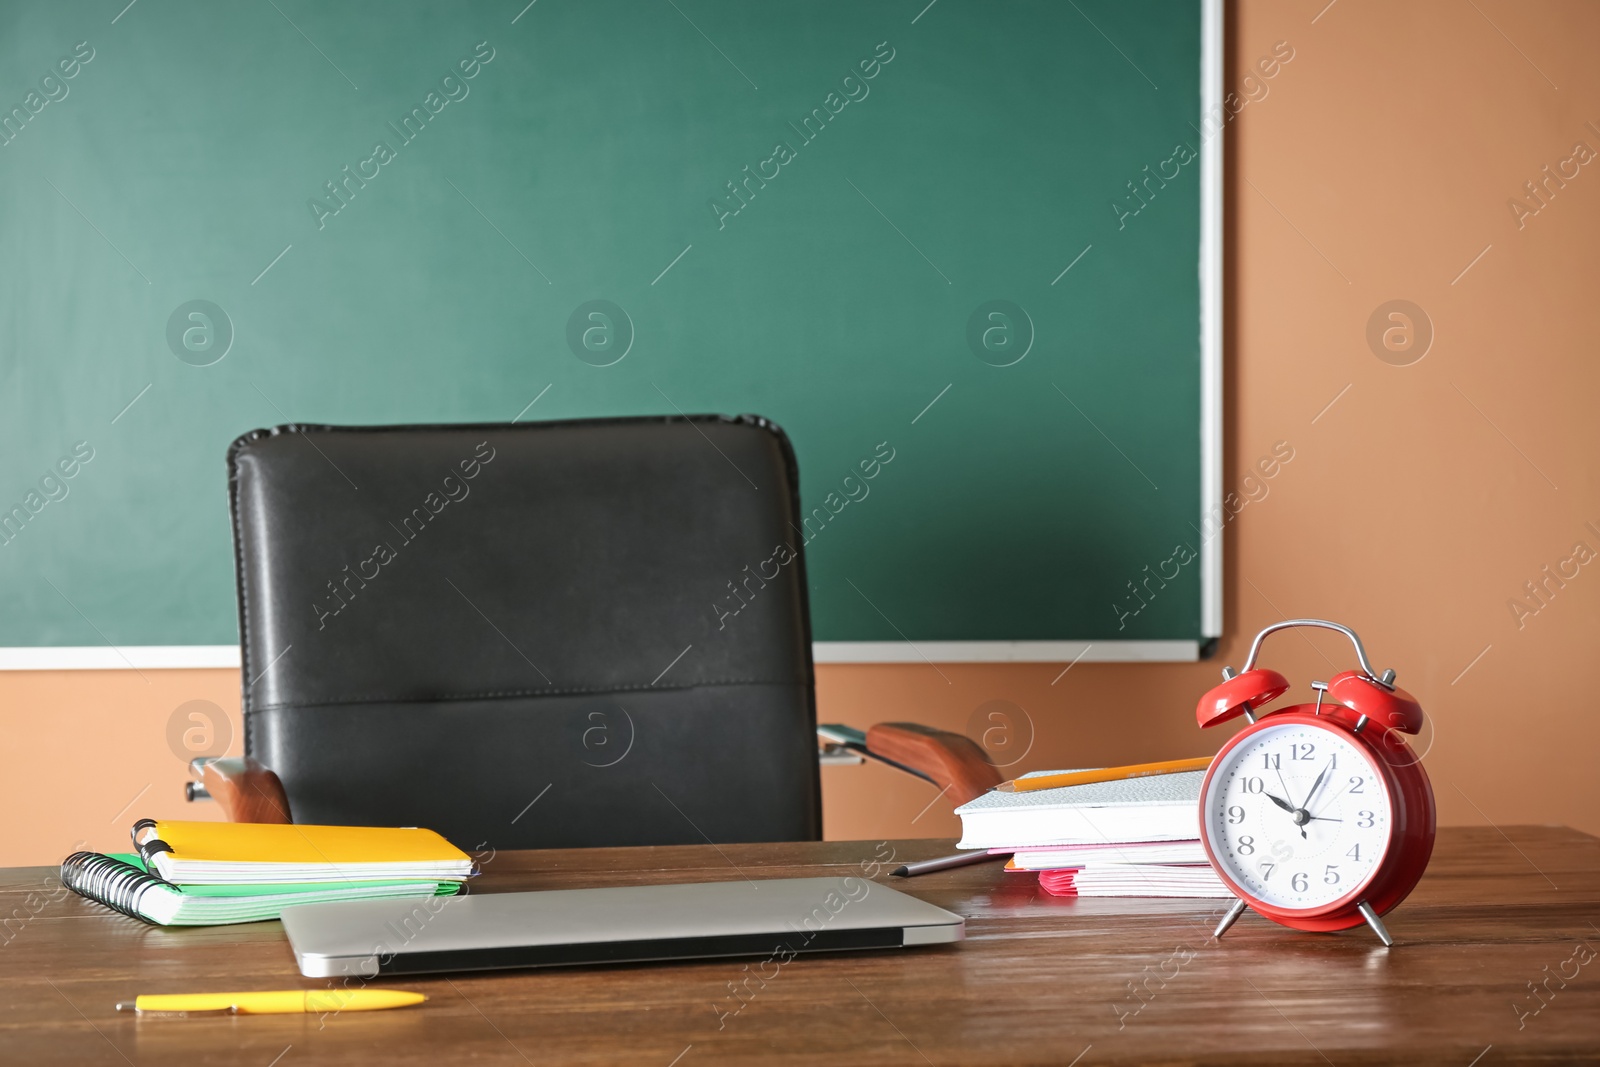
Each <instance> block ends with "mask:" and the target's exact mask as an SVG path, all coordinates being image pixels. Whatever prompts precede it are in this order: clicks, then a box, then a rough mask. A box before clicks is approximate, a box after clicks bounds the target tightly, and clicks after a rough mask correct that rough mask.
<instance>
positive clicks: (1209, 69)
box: [0, 0, 1225, 671]
mask: <svg viewBox="0 0 1600 1067" xmlns="http://www.w3.org/2000/svg"><path fill="white" fill-rule="evenodd" d="M1222 4H1223V0H1200V20H1201V21H1200V48H1201V58H1200V108H1201V113H1202V114H1203V115H1210V114H1215V113H1217V109H1219V108H1220V107H1221V105H1222V48H1223V8H1222ZM1224 132H1225V130H1224V127H1222V126H1219V127H1218V129H1217V132H1216V133H1215V134H1214V135H1212V136H1211V137H1210V138H1209V139H1207V138H1202V139H1201V144H1200V263H1199V265H1198V266H1199V272H1200V322H1199V326H1200V376H1201V382H1200V406H1201V412H1200V510H1201V515H1200V521H1199V522H1198V523H1197V524H1196V525H1197V526H1198V527H1200V528H1202V529H1203V528H1206V526H1207V523H1208V519H1207V516H1210V515H1214V514H1216V513H1217V509H1218V508H1219V507H1220V506H1221V503H1222V432H1223V431H1222V210H1223V201H1222V155H1223V153H1222V138H1223V135H1224ZM1200 612H1201V618H1200V633H1201V637H1200V639H1199V640H1145V641H1118V640H1103V641H918V642H910V641H818V642H816V643H815V645H814V646H813V653H814V658H815V660H816V662H818V663H995V662H1016V663H1062V664H1068V665H1071V664H1076V663H1079V662H1085V663H1134V662H1182V661H1193V660H1198V659H1200V658H1202V657H1203V656H1205V655H1209V653H1210V651H1211V649H1212V648H1214V647H1215V645H1216V641H1217V639H1218V638H1219V637H1221V636H1222V531H1221V530H1218V531H1217V532H1216V533H1215V534H1214V535H1213V536H1212V537H1210V538H1209V539H1206V540H1205V541H1204V542H1203V543H1202V544H1201V546H1200ZM239 665H240V664H239V647H238V646H237V645H144V646H127V645H124V646H122V647H111V646H55V647H25V648H18V647H13V648H0V670H29V671H38V670H128V669H130V668H132V669H140V670H164V669H178V668H230V667H231V668H237V667H238V666H239Z"/></svg>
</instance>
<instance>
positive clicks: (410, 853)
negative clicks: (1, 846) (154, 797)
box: [133, 819, 473, 886]
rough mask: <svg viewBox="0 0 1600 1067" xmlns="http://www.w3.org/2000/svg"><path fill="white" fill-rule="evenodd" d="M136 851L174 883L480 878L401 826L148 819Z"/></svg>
mask: <svg viewBox="0 0 1600 1067" xmlns="http://www.w3.org/2000/svg"><path fill="white" fill-rule="evenodd" d="M133 844H134V847H135V848H137V849H138V850H139V855H140V856H142V857H143V858H144V861H145V864H146V865H147V866H148V867H149V869H151V870H152V871H154V872H155V873H156V874H158V875H160V876H161V877H162V879H164V880H165V881H168V882H175V883H178V884H180V885H184V886H191V885H256V884H261V883H267V882H345V881H352V880H356V881H373V880H376V881H385V880H388V881H394V880H400V879H415V880H424V881H427V880H433V881H444V880H447V879H461V878H468V877H470V876H471V875H472V872H473V867H472V857H471V856H468V855H467V854H466V853H465V852H463V851H461V850H460V849H459V848H457V847H456V846H454V845H452V844H451V843H450V842H449V841H446V840H445V839H444V838H443V837H441V836H440V835H439V834H437V833H435V832H434V831H432V830H424V829H419V828H417V827H414V826H412V827H397V826H317V825H302V824H299V823H227V822H186V821H180V820H170V819H160V820H157V819H140V820H139V821H138V822H136V823H134V824H133Z"/></svg>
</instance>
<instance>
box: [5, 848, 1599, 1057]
mask: <svg viewBox="0 0 1600 1067" xmlns="http://www.w3.org/2000/svg"><path fill="white" fill-rule="evenodd" d="M949 849H950V842H949V841H895V842H889V843H888V844H882V845H880V844H877V843H872V842H866V843H862V842H832V843H827V844H797V845H726V846H723V847H721V848H715V847H711V846H691V847H680V848H651V849H596V850H589V851H560V852H522V853H501V854H499V855H498V856H495V857H494V858H493V859H492V860H490V862H488V864H487V865H486V869H485V873H484V875H483V877H482V879H481V880H480V881H479V882H478V883H477V886H476V888H477V889H478V891H506V890H516V889H546V888H566V887H573V886H599V885H627V884H637V883H646V882H669V881H680V882H681V881H712V880H724V879H734V878H740V877H749V878H754V879H760V878H777V877H793V876H801V875H814V874H837V875H847V874H858V875H859V874H862V873H867V874H871V873H872V872H873V870H874V868H873V867H872V866H871V864H872V861H873V860H874V859H875V858H878V857H883V856H888V855H889V854H890V853H891V850H892V854H893V856H894V858H895V862H899V861H901V860H908V859H913V860H914V859H918V858H928V857H932V856H936V855H941V854H944V853H945V852H948V851H949ZM889 866H892V865H880V868H881V869H880V873H878V875H877V879H876V880H878V881H880V882H885V883H886V884H892V885H894V886H895V887H897V888H901V889H904V890H905V891H907V892H910V893H912V894H914V895H916V896H919V897H922V898H924V899H926V900H929V901H931V902H933V903H935V904H938V905H940V906H942V907H945V908H949V909H951V910H952V911H957V912H960V913H962V914H964V915H965V916H966V917H967V920H968V923H967V940H966V941H965V942H964V943H962V944H959V945H951V946H940V947H936V948H927V949H915V950H901V951H889V952H870V953H859V954H840V955H832V956H814V957H801V958H798V959H796V960H794V961H792V962H789V963H787V964H785V965H784V966H782V967H781V968H780V969H778V970H777V972H776V974H775V975H774V974H773V967H772V965H768V966H767V967H766V968H765V973H766V974H767V975H768V976H769V977H768V978H767V979H766V981H765V983H764V985H763V983H762V981H761V980H760V979H759V978H755V979H752V980H751V981H750V982H749V983H748V989H749V990H751V992H746V993H745V994H744V1000H743V1001H741V1000H740V999H736V998H735V996H734V995H733V993H732V992H731V991H730V983H734V982H740V981H742V980H743V979H744V978H745V976H746V975H747V974H749V973H751V971H755V970H758V968H757V967H755V966H752V967H751V971H747V970H746V962H745V961H735V960H720V961H711V962H695V963H674V964H655V965H630V966H613V967H589V968H576V969H556V970H546V971H523V972H508V973H488V974H477V975H460V976H452V977H449V978H444V977H412V978H404V979H385V980H383V983H384V984H389V985H393V986H396V987H399V988H407V989H417V990H421V991H423V992H426V993H428V994H429V996H431V997H432V998H433V999H432V1000H431V1001H430V1002H429V1003H427V1004H425V1005H423V1006H422V1007H420V1008H412V1009H405V1010H399V1011H387V1012H369V1013H356V1012H352V1013H346V1014H344V1015H340V1016H336V1017H331V1018H327V1019H320V1018H318V1017H316V1016H258V1017H254V1018H208V1019H190V1020H161V1019H144V1020H138V1019H135V1018H133V1017H130V1016H128V1015H118V1014H117V1013H116V1012H114V1011H113V1010H112V1005H113V1004H114V1003H115V1002H116V1001H119V1000H128V999H132V997H133V996H134V995H135V994H138V993H157V992H197V991H202V990H240V989H273V988H314V987H320V986H322V985H324V984H325V983H323V982H318V981H313V980H310V979H304V978H301V977H300V975H299V973H298V972H297V971H296V969H295V965H294V961H293V959H292V957H291V955H290V952H289V948H288V944H287V942H286V941H285V940H284V937H283V932H282V928H281V927H280V926H279V924H278V923H275V922H271V923H255V924H250V925H243V926H217V927H207V928H193V929H159V928H156V927H150V926H145V925H143V924H142V923H138V922H135V921H134V920H131V919H124V918H122V917H121V916H118V915H115V914H114V913H109V912H107V911H105V910H104V909H101V908H99V907H98V906H95V905H92V904H90V903H89V902H87V901H84V900H81V899H79V898H78V897H76V896H73V895H71V894H64V893H63V891H61V890H60V887H59V883H57V882H56V881H55V878H54V872H52V871H50V870H48V869H46V868H22V869H13V870H3V871H0V914H9V915H10V916H11V919H10V920H9V921H7V922H6V924H5V927H4V929H3V931H0V942H3V943H0V1060H3V1061H6V1062H16V1063H29V1064H35V1063H84V1064H92V1063H105V1064H120V1063H140V1064H158V1065H160V1067H191V1065H198V1064H212V1063H216V1064H228V1065H230V1067H301V1065H303V1064H313V1063H339V1064H368V1063H371V1064H379V1063H381V1064H434V1063H443V1062H449V1063H465V1062H472V1063H484V1064H491V1063H494V1064H522V1063H534V1064H554V1063H578V1064H607V1065H609V1064H619V1063H627V1064H641V1065H655V1067H668V1065H676V1067H699V1065H702V1064H708V1063H752V1062H756V1061H758V1060H759V1061H760V1062H763V1063H776V1064H799V1063H807V1064H813V1063H870V1064H873V1065H881V1064H925V1063H926V1064H954V1063H994V1064H1005V1065H1008V1067H1009V1065H1016V1064H1033V1063H1039V1064H1057V1065H1065V1064H1071V1063H1076V1064H1078V1065H1079V1067H1092V1065H1094V1064H1105V1063H1155V1062H1159V1063H1168V1064H1191V1063H1262V1064H1269V1063H1270V1064H1291V1063H1306V1064H1338V1065H1343V1064H1355V1063H1392V1062H1404V1063H1411V1064H1452V1065H1456V1067H1467V1065H1469V1064H1477V1065H1480V1067H1492V1065H1495V1064H1503V1063H1511V1062H1533V1061H1539V1062H1551V1061H1557V1060H1559V1061H1562V1062H1572V1061H1574V1060H1583V1061H1589V1062H1600V962H1594V960H1595V956H1596V953H1597V952H1600V925H1596V924H1597V923H1600V839H1596V838H1594V837H1590V836H1587V835H1585V834H1580V833H1578V832H1576V831H1573V830H1568V829H1563V828H1557V827H1526V826H1523V827H1507V828H1505V831H1504V834H1502V833H1501V832H1500V831H1498V830H1495V829H1492V828H1487V827H1485V828H1453V829H1444V830H1441V831H1440V833H1439V843H1438V848H1437V850H1436V852H1435V853H1434V858H1433V864H1432V866H1431V868H1430V869H1429V871H1428V874H1427V877H1426V878H1424V879H1423V881H1422V884H1421V885H1420V886H1419V887H1418V889H1417V891H1416V892H1415V893H1414V894H1413V895H1412V897H1411V899H1410V900H1408V901H1407V902H1406V903H1405V904H1404V905H1402V906H1401V907H1400V908H1399V909H1398V910H1397V911H1395V912H1394V913H1392V914H1391V915H1390V917H1389V920H1388V923H1389V929H1390V931H1391V932H1392V933H1393V934H1394V936H1395V938H1396V941H1397V944H1396V946H1395V947H1394V948H1392V949H1388V950H1385V949H1383V948H1382V947H1380V946H1379V945H1378V943H1377V942H1376V940H1375V939H1374V938H1373V937H1372V936H1371V935H1370V934H1369V933H1367V932H1366V931H1365V930H1356V931H1351V932H1349V933H1345V934H1339V935H1313V934H1299V933H1294V932H1291V931H1288V930H1284V929H1282V928H1280V927H1277V926H1275V925H1272V924H1270V923H1268V922H1267V921H1266V920H1264V919H1261V918H1259V917H1256V916H1253V915H1246V917H1245V918H1243V919H1241V920H1240V922H1239V924H1238V925H1237V926H1235V927H1234V928H1233V930H1232V931H1230V933H1229V934H1228V936H1227V937H1226V938H1224V940H1223V941H1221V942H1220V943H1218V942H1212V941H1211V940H1210V933H1209V931H1210V927H1211V925H1212V923H1213V920H1214V916H1215V915H1216V914H1218V913H1219V909H1220V906H1221V902H1213V901H1201V902H1186V901H1151V900H1078V901H1073V900H1062V899H1058V898H1054V897H1051V896H1049V895H1048V894H1044V893H1042V892H1041V891H1040V890H1039V888H1038V885H1037V882H1036V881H1035V879H1034V878H1032V877H1031V876H1028V875H1018V874H1012V875H1007V874H1004V873H1002V871H1001V869H1000V865H999V864H992V863H991V864H983V865H980V866H974V867H965V868H960V869H955V870H950V871H943V872H939V873H935V874H930V875H923V876H921V877H918V878H912V879H893V880H891V879H888V878H887V877H886V875H887V870H888V869H889ZM52 889H54V890H55V894H54V897H53V899H52V896H51V890H52ZM19 916H20V917H19ZM1130 983H1132V984H1133V985H1136V986H1137V987H1138V988H1139V989H1140V991H1141V995H1139V996H1136V995H1135V993H1134V992H1132V991H1131V986H1130ZM1529 983H1534V984H1535V985H1537V986H1539V990H1540V994H1539V999H1535V997H1534V994H1533V993H1532V992H1530V985H1529ZM741 1003H742V1005H743V1006H742V1008H741ZM1491 1046H1492V1047H1491ZM1475 1057H1477V1058H1476V1059H1475Z"/></svg>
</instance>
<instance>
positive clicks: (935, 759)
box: [867, 722, 1001, 806]
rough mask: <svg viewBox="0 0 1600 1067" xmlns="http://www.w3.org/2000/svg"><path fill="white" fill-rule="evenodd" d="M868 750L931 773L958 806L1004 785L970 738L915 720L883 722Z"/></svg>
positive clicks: (873, 731) (869, 734)
mask: <svg viewBox="0 0 1600 1067" xmlns="http://www.w3.org/2000/svg"><path fill="white" fill-rule="evenodd" d="M867 751H868V752H870V753H872V754H873V755H875V756H882V757H883V758H884V759H888V760H892V761H894V762H895V763H898V764H901V765H903V766H906V767H909V768H911V769H912V770H914V771H918V772H920V773H922V774H924V775H927V776H928V777H929V778H931V779H932V780H933V784H934V785H937V786H939V787H940V788H941V789H944V790H945V791H946V795H947V796H948V797H949V798H950V799H951V801H953V802H954V803H955V804H956V805H957V806H960V805H962V804H965V803H966V802H967V801H969V800H974V799H976V798H978V797H980V796H982V795H983V794H985V793H987V792H988V791H989V790H991V789H993V788H994V787H995V786H997V785H999V784H1000V781H1001V777H1000V772H999V771H998V770H997V769H996V768H995V765H994V764H993V763H990V762H989V758H988V756H987V755H985V754H984V751H983V749H981V748H979V747H978V746H977V744H976V743H974V742H973V740H972V739H971V738H970V737H966V736H964V735H962V734H954V733H951V732H949V731H948V730H935V729H934V728H933V727H931V726H923V725H921V724H919V723H914V722H880V723H879V724H878V725H876V726H874V727H872V728H871V729H869V730H868V731H867Z"/></svg>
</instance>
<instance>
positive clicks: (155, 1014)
mask: <svg viewBox="0 0 1600 1067" xmlns="http://www.w3.org/2000/svg"><path fill="white" fill-rule="evenodd" d="M117 1010H118V1011H131V1012H133V1013H134V1014H135V1015H140V1016H144V1015H148V1016H151V1017H152V1018H157V1019H188V1018H198V1017H199V1016H202V1015H237V1014H239V1008H238V1005H229V1006H228V1007H226V1008H206V1009H204V1010H202V1011H151V1010H150V1009H149V1008H140V1007H139V1006H138V1005H137V1004H136V1003H134V1002H133V1001H130V1000H123V1001H118V1002H117Z"/></svg>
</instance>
